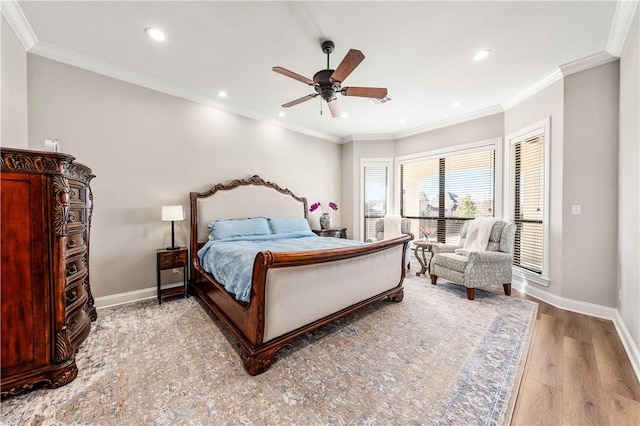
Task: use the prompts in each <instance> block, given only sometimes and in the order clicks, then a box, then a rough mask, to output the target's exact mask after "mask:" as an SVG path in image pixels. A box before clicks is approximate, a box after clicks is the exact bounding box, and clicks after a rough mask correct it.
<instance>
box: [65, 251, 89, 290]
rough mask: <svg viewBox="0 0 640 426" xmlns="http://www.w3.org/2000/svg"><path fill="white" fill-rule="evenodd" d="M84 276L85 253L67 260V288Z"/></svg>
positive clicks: (85, 269)
mask: <svg viewBox="0 0 640 426" xmlns="http://www.w3.org/2000/svg"><path fill="white" fill-rule="evenodd" d="M86 274H87V259H86V257H85V253H80V254H79V255H77V256H74V257H72V258H70V259H69V260H67V272H66V276H67V286H69V284H70V283H71V282H72V281H75V280H77V279H79V278H80V277H82V276H84V275H86Z"/></svg>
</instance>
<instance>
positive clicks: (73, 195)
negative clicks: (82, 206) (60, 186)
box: [69, 181, 87, 203]
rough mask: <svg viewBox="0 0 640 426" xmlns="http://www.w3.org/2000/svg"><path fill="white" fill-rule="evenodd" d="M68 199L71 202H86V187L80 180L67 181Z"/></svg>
mask: <svg viewBox="0 0 640 426" xmlns="http://www.w3.org/2000/svg"><path fill="white" fill-rule="evenodd" d="M69 199H70V200H69V201H70V202H71V203H86V201H87V188H86V186H84V185H83V184H82V183H80V182H73V181H71V182H69Z"/></svg>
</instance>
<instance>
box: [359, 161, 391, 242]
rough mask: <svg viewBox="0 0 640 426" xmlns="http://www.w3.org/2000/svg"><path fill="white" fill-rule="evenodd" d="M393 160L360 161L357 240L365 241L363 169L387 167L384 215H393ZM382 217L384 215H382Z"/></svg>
mask: <svg viewBox="0 0 640 426" xmlns="http://www.w3.org/2000/svg"><path fill="white" fill-rule="evenodd" d="M393 163H394V162H393V158H390V157H382V158H361V159H360V185H359V191H358V192H359V193H360V196H359V200H360V202H359V207H358V229H359V231H360V234H359V240H360V241H365V232H364V228H365V220H364V219H365V218H364V213H365V212H364V192H365V191H364V184H365V182H364V178H365V176H364V168H365V166H367V165H385V166H386V167H387V179H388V181H387V188H388V190H387V194H386V198H387V200H386V202H387V212H386V214H393V211H394V210H393V209H394V205H393V204H392V201H393V192H394V185H395V180H394V176H395V175H394V167H393V166H394V164H393ZM383 217H384V215H383Z"/></svg>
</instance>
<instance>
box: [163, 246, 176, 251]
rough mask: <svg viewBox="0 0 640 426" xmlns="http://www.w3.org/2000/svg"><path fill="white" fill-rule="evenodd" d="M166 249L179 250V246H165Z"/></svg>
mask: <svg viewBox="0 0 640 426" xmlns="http://www.w3.org/2000/svg"><path fill="white" fill-rule="evenodd" d="M165 249H166V250H179V249H180V246H171V247H165Z"/></svg>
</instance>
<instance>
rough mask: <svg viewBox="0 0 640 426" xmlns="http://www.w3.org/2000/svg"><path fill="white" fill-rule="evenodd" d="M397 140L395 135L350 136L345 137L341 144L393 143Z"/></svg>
mask: <svg viewBox="0 0 640 426" xmlns="http://www.w3.org/2000/svg"><path fill="white" fill-rule="evenodd" d="M394 139H395V136H394V135H385V134H379V135H349V136H345V137H343V138H342V139H341V140H340V143H349V142H374V141H393V140H394Z"/></svg>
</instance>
